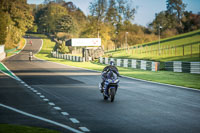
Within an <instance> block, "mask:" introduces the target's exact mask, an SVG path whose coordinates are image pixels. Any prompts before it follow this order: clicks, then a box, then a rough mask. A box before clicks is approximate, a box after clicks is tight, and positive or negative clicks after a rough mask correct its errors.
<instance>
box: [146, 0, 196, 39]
mask: <svg viewBox="0 0 200 133" xmlns="http://www.w3.org/2000/svg"><path fill="white" fill-rule="evenodd" d="M166 4H167V6H166V8H167V10H166V11H161V12H159V13H156V16H155V19H154V20H153V22H152V23H150V24H149V28H151V29H152V30H153V32H154V33H156V34H159V27H160V26H161V27H162V29H161V35H162V36H161V37H162V38H165V37H170V36H173V35H176V34H180V33H185V32H189V31H193V30H197V29H199V28H200V14H193V13H192V12H188V11H185V8H186V4H184V3H183V2H182V0H167V1H166Z"/></svg>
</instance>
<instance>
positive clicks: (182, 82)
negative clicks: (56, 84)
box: [36, 39, 200, 89]
mask: <svg viewBox="0 0 200 133" xmlns="http://www.w3.org/2000/svg"><path fill="white" fill-rule="evenodd" d="M54 45H55V43H54V42H51V41H50V40H49V39H46V40H45V39H44V44H43V48H42V50H41V51H40V52H39V53H38V54H37V55H36V57H38V58H41V59H44V60H48V61H52V62H57V63H61V64H65V65H70V66H75V67H81V68H86V69H91V70H97V71H102V69H103V68H104V67H105V65H103V64H99V63H95V62H73V61H69V60H64V59H56V58H52V57H51V54H50V52H51V51H52V48H53V47H54ZM119 72H120V74H121V75H124V76H129V77H133V78H138V79H144V80H148V81H154V82H160V83H167V84H172V85H178V86H184V87H191V88H196V89H200V82H199V79H200V75H199V74H190V73H174V72H167V71H158V72H152V71H144V70H138V69H132V68H123V67H119Z"/></svg>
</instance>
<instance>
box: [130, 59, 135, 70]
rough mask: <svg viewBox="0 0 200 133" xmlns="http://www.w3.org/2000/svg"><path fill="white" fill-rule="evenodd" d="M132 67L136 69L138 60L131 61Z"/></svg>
mask: <svg viewBox="0 0 200 133" xmlns="http://www.w3.org/2000/svg"><path fill="white" fill-rule="evenodd" d="M131 67H132V68H136V60H131Z"/></svg>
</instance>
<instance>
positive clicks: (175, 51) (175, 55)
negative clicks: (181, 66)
mask: <svg viewBox="0 0 200 133" xmlns="http://www.w3.org/2000/svg"><path fill="white" fill-rule="evenodd" d="M175 56H176V45H175Z"/></svg>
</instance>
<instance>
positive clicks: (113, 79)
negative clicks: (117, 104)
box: [99, 70, 120, 102]
mask: <svg viewBox="0 0 200 133" xmlns="http://www.w3.org/2000/svg"><path fill="white" fill-rule="evenodd" d="M102 76H103V74H102ZM106 77H107V78H106V80H105V83H104V86H103V92H102V93H103V98H104V100H107V99H108V98H110V101H111V102H113V101H114V99H115V94H116V92H117V88H118V86H119V85H118V84H119V81H120V80H119V78H118V77H117V75H116V74H115V73H114V72H113V71H112V70H109V71H108V72H107V75H106ZM99 89H101V84H99Z"/></svg>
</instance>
